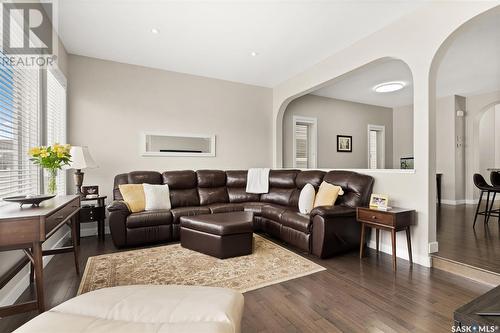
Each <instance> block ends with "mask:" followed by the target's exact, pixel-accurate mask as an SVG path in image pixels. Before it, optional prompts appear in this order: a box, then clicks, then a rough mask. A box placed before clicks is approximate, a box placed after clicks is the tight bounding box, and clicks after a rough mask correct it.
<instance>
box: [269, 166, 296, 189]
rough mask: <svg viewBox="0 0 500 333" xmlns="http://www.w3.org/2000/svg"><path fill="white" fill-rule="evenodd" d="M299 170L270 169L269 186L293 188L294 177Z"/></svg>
mask: <svg viewBox="0 0 500 333" xmlns="http://www.w3.org/2000/svg"><path fill="white" fill-rule="evenodd" d="M299 172H300V171H299V170H271V171H269V187H279V188H295V187H296V186H295V177H297V174H298V173H299Z"/></svg>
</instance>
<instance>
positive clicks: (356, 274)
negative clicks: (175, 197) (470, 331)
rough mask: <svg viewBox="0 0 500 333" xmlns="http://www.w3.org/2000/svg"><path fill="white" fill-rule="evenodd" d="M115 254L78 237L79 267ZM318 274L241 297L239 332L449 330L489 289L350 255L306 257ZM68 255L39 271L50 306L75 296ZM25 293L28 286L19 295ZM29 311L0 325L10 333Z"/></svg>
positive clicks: (433, 272)
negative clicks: (457, 314) (458, 313)
mask: <svg viewBox="0 0 500 333" xmlns="http://www.w3.org/2000/svg"><path fill="white" fill-rule="evenodd" d="M114 251H116V250H115V249H114V247H113V245H112V243H111V240H110V238H109V236H108V235H107V236H106V241H105V242H102V241H101V242H100V241H98V240H97V238H96V237H89V238H84V239H82V245H81V256H80V260H81V265H82V267H84V265H85V262H86V260H87V258H88V257H89V256H93V255H98V254H103V253H109V252H114ZM307 257H309V258H310V259H312V260H314V261H315V262H317V263H319V264H320V265H323V266H324V267H326V268H327V270H326V271H323V272H319V273H316V274H312V275H309V276H305V277H302V278H298V279H295V280H290V281H286V282H283V283H279V284H275V285H272V286H268V287H265V288H262V289H258V290H254V291H250V292H247V293H245V294H244V295H245V311H244V316H243V323H242V331H243V332H368V331H370V332H450V328H451V325H452V314H453V310H454V309H455V308H457V307H459V306H460V305H462V304H464V303H467V302H469V301H470V300H472V299H473V298H475V297H477V296H478V295H480V294H482V293H484V292H486V291H487V290H488V289H489V288H488V287H487V286H485V285H482V284H479V283H475V282H473V281H471V280H467V279H464V278H460V277H458V276H455V275H452V274H449V273H446V272H443V271H439V270H432V269H429V268H425V267H422V266H418V265H415V266H414V267H413V268H410V267H409V264H408V262H406V261H404V260H398V271H397V273H393V271H392V264H391V257H390V256H388V255H385V254H380V255H376V254H373V252H372V253H370V255H369V256H368V257H367V258H364V259H363V260H360V259H359V258H358V253H357V252H352V253H349V254H346V255H342V256H338V257H335V258H332V259H328V260H319V259H317V258H314V257H311V256H307ZM72 260H73V257H72V255H71V254H62V255H59V256H56V257H55V258H54V259H53V260H52V261H51V262H50V263H49V265H47V267H46V268H45V271H44V272H45V286H46V299H47V305H48V307H49V308H50V307H53V306H55V305H57V304H59V303H61V302H63V301H64V300H67V299H69V298H71V297H73V296H75V294H76V291H77V289H78V285H79V282H80V277H79V276H77V275H76V274H75V270H74V266H73V261H72ZM32 294H33V289H28V290H27V291H26V292H25V293H24V294H23V295H22V297H21V300H25V299H27V298H29V297H31V295H32ZM35 315H36V314H35V313H29V314H21V315H16V316H13V317H8V318H4V319H1V320H0V332H10V331H12V330H14V329H15V328H17V327H18V326H20V325H21V324H23V323H24V322H26V321H28V320H29V319H31V318H33V317H34V316H35Z"/></svg>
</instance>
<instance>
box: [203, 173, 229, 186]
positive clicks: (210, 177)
mask: <svg viewBox="0 0 500 333" xmlns="http://www.w3.org/2000/svg"><path fill="white" fill-rule="evenodd" d="M196 178H197V181H198V187H222V186H226V173H225V172H224V171H222V170H198V171H196Z"/></svg>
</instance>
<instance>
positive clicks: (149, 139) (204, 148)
mask: <svg viewBox="0 0 500 333" xmlns="http://www.w3.org/2000/svg"><path fill="white" fill-rule="evenodd" d="M142 155H143V156H204V157H207V156H209V157H212V156H215V135H184V134H180V135H179V134H169V133H163V132H144V133H142Z"/></svg>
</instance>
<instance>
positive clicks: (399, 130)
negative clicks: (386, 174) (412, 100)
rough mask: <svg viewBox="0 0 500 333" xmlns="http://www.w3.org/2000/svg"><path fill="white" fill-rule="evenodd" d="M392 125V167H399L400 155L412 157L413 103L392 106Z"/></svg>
mask: <svg viewBox="0 0 500 333" xmlns="http://www.w3.org/2000/svg"><path fill="white" fill-rule="evenodd" d="M392 127H393V132H394V136H393V137H394V140H393V145H394V146H393V148H392V149H393V156H394V158H393V167H394V168H395V169H397V168H399V167H400V164H401V157H412V156H413V157H414V154H413V105H406V106H398V107H395V108H393V115H392Z"/></svg>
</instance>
